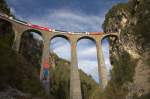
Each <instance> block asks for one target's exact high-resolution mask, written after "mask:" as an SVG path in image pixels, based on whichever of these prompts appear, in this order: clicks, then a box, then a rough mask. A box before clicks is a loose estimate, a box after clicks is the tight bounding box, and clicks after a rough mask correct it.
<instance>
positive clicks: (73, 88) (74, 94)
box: [70, 39, 82, 99]
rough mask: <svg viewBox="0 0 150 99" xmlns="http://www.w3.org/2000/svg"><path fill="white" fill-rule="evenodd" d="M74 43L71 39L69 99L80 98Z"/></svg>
mask: <svg viewBox="0 0 150 99" xmlns="http://www.w3.org/2000/svg"><path fill="white" fill-rule="evenodd" d="M76 43H77V42H76V40H74V39H72V40H71V68H70V70H71V71H70V72H71V76H70V99H82V95H81V84H80V76H79V71H78V62H77V51H76V45H77V44H76Z"/></svg>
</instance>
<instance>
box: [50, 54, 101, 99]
mask: <svg viewBox="0 0 150 99" xmlns="http://www.w3.org/2000/svg"><path fill="white" fill-rule="evenodd" d="M53 55H54V57H55V58H54V59H55V63H56V67H55V68H53V69H51V71H50V73H51V74H50V76H51V77H50V78H51V79H50V81H51V82H50V85H51V94H52V95H53V96H54V97H55V99H69V95H70V63H69V62H68V61H66V60H64V59H60V58H59V57H58V56H57V55H56V54H53ZM79 73H80V79H81V91H82V96H83V99H99V98H100V97H99V92H100V88H99V85H98V84H97V83H96V82H95V81H94V80H93V79H92V77H91V76H88V75H87V74H85V73H84V72H83V71H81V70H79Z"/></svg>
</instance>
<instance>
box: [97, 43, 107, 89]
mask: <svg viewBox="0 0 150 99" xmlns="http://www.w3.org/2000/svg"><path fill="white" fill-rule="evenodd" d="M96 49H97V59H98V71H99V80H100V87H101V88H102V90H105V88H106V86H107V83H108V78H107V70H106V66H105V60H104V55H103V51H102V43H101V41H100V42H99V41H96Z"/></svg>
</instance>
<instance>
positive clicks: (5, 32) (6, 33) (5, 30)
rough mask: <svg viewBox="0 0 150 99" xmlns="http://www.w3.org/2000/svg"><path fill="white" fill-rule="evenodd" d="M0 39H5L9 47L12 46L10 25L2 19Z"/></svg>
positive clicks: (12, 35)
mask: <svg viewBox="0 0 150 99" xmlns="http://www.w3.org/2000/svg"><path fill="white" fill-rule="evenodd" d="M0 39H5V41H7V42H6V43H7V44H8V45H9V46H12V45H13V41H14V39H15V32H14V30H13V25H12V23H11V22H9V21H7V20H5V19H2V18H0Z"/></svg>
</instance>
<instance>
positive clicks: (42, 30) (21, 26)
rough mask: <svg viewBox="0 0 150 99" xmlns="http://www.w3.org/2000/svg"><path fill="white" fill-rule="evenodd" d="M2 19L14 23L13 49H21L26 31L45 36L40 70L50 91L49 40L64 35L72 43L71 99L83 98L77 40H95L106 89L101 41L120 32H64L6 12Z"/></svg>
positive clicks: (101, 76)
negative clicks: (17, 17)
mask: <svg viewBox="0 0 150 99" xmlns="http://www.w3.org/2000/svg"><path fill="white" fill-rule="evenodd" d="M0 19H1V20H4V21H7V22H9V23H10V24H11V25H12V28H13V31H14V32H15V39H14V43H13V49H14V50H16V51H19V46H20V42H21V36H22V34H23V33H24V32H25V31H30V30H33V31H36V32H37V33H39V34H40V35H41V36H42V38H43V45H44V48H43V54H42V62H41V70H40V79H41V81H42V82H43V83H44V84H45V89H46V91H47V92H49V77H46V78H47V79H43V78H44V75H43V69H44V68H47V69H49V65H50V64H49V48H50V46H49V42H50V40H51V39H53V38H55V37H63V38H65V39H67V40H68V41H69V42H70V44H71V69H70V70H71V74H70V99H82V94H81V86H80V77H79V72H78V62H77V51H76V46H77V42H78V41H79V40H80V39H83V38H89V39H91V40H93V41H94V42H95V44H96V49H97V58H98V71H99V79H100V81H101V83H100V87H101V88H102V89H105V87H106V86H107V82H108V78H107V75H106V67H105V62H104V56H103V52H102V46H101V41H102V39H104V38H105V37H109V36H115V37H117V36H118V33H108V34H104V33H102V32H82V33H71V32H63V31H59V30H54V29H49V28H46V27H42V26H38V25H32V24H29V23H27V22H23V21H20V20H17V19H14V18H12V17H9V16H7V15H5V14H0Z"/></svg>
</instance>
